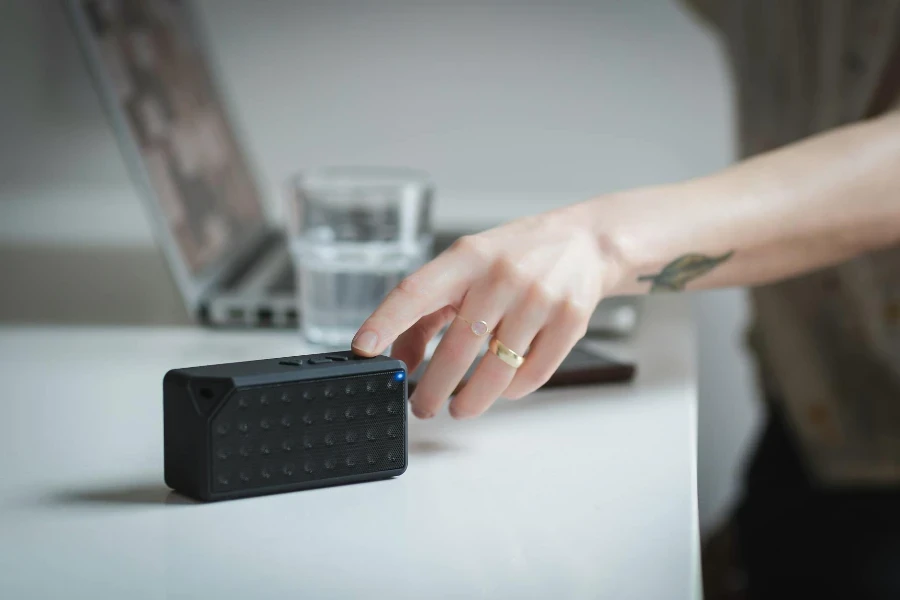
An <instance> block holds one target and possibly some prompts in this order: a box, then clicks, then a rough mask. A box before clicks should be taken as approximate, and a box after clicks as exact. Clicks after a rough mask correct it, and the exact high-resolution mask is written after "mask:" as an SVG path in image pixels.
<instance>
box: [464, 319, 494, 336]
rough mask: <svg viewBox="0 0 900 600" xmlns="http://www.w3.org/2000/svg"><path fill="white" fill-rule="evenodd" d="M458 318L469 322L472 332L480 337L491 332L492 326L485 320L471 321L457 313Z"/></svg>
mask: <svg viewBox="0 0 900 600" xmlns="http://www.w3.org/2000/svg"><path fill="white" fill-rule="evenodd" d="M456 318H457V319H460V320H462V321H465V322H466V323H468V324H469V329H471V330H472V333H474V334H475V335H477V336H478V337H483V336H486V335H487V334H489V333H490V332H491V328H490V327H488V324H487V323H485V322H484V321H470V320H468V319H467V318H465V317H464V316H462V315H456Z"/></svg>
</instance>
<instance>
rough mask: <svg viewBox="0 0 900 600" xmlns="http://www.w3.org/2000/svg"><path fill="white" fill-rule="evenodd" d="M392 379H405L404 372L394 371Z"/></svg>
mask: <svg viewBox="0 0 900 600" xmlns="http://www.w3.org/2000/svg"><path fill="white" fill-rule="evenodd" d="M394 379H396V380H397V381H403V380H404V379H406V373H405V372H403V371H397V372H396V373H394Z"/></svg>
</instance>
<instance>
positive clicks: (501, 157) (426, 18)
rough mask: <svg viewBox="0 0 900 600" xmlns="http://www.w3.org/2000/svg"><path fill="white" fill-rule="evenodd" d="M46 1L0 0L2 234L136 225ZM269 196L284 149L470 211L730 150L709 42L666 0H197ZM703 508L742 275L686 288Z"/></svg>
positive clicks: (544, 198)
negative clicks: (410, 180) (401, 178)
mask: <svg viewBox="0 0 900 600" xmlns="http://www.w3.org/2000/svg"><path fill="white" fill-rule="evenodd" d="M55 4H56V3H55V2H50V1H49V0H42V1H41V2H36V3H30V4H27V3H25V2H18V3H16V2H4V3H0V67H2V72H3V88H4V93H3V94H0V134H2V135H0V241H2V240H4V239H5V240H11V239H12V240H36V239H41V240H46V241H61V240H62V241H72V240H77V241H86V242H90V243H93V244H147V243H150V241H151V234H150V231H149V228H148V227H147V224H146V221H145V220H144V218H143V214H142V212H141V209H140V208H139V205H138V203H137V200H136V198H135V197H134V194H133V191H132V190H131V188H130V187H129V185H128V177H127V174H126V172H125V169H124V165H123V164H122V161H121V158H120V157H119V155H118V152H117V151H116V146H115V143H114V140H113V137H112V135H111V133H110V131H109V130H108V128H107V127H106V124H105V121H104V119H103V115H102V113H101V111H100V109H99V106H98V105H97V104H96V103H95V102H94V101H93V100H94V99H93V96H92V93H91V91H90V87H89V85H88V82H87V78H86V75H85V73H84V70H83V68H82V66H81V65H80V63H79V61H78V59H77V51H76V47H75V45H74V42H73V41H72V39H71V36H70V35H69V34H68V32H67V31H66V29H65V25H66V24H65V21H64V20H62V19H60V18H58V16H55V13H54V8H55ZM201 9H202V11H201V12H202V14H203V15H204V19H205V23H206V27H207V32H208V34H209V39H210V41H211V44H212V49H213V54H214V56H215V58H216V60H217V61H218V63H219V64H220V67H221V71H222V74H223V76H224V84H225V88H226V89H227V91H228V93H229V95H230V97H231V101H232V104H233V106H234V108H235V109H236V114H238V115H239V117H240V123H241V127H242V130H243V132H244V135H245V141H246V143H247V145H248V147H249V149H250V151H251V153H252V155H253V156H254V158H255V161H256V163H257V164H258V166H259V169H260V174H261V177H262V181H263V184H264V186H265V189H266V192H267V193H268V195H269V197H270V199H272V200H273V204H274V205H275V206H277V205H278V192H279V190H280V189H281V185H282V183H283V182H284V180H285V179H286V178H287V176H288V175H289V174H290V173H291V172H292V171H294V170H296V169H298V168H302V167H306V166H310V165H316V164H324V163H382V164H384V163H400V164H409V165H414V166H421V167H424V168H426V169H428V170H430V171H431V172H432V173H433V174H434V176H435V178H436V180H437V182H438V184H439V191H440V195H439V205H438V206H439V209H438V211H437V221H438V224H439V225H443V226H451V225H452V226H456V225H467V224H469V225H474V226H477V225H479V224H485V223H490V222H493V221H499V220H503V219H507V218H510V217H513V216H517V215H521V214H527V213H533V212H537V211H540V210H544V209H547V208H551V207H554V206H558V205H560V204H563V203H567V202H572V201H576V200H580V199H583V198H586V197H589V196H591V195H594V194H597V193H602V192H606V191H611V190H615V189H621V188H626V187H630V186H638V185H645V184H650V183H657V182H663V181H672V180H679V179H683V178H686V177H691V176H695V175H699V174H702V173H706V172H709V171H712V170H715V169H717V168H720V167H721V166H723V165H725V164H727V163H728V162H729V161H730V159H731V149H732V142H731V112H730V102H729V88H728V85H727V74H726V72H725V66H724V62H723V60H722V59H721V57H720V55H719V53H718V51H717V48H716V45H715V41H714V39H713V37H712V36H711V35H710V34H709V33H708V32H706V31H704V30H703V29H702V28H701V27H700V26H699V25H697V24H696V23H694V22H692V21H691V20H690V19H689V18H688V17H687V16H686V15H685V14H684V13H683V12H681V11H680V5H679V4H678V3H676V2H675V1H674V0H671V1H668V2H663V1H653V0H634V1H632V2H627V3H626V2H615V1H613V0H605V1H599V0H598V1H594V2H587V1H583V0H582V1H577V0H567V1H556V2H552V3H551V2H549V1H546V2H512V1H506V2H503V1H500V0H495V1H493V2H487V1H475V0H472V1H468V2H452V3H451V2H438V1H436V0H435V1H419V2H413V1H411V0H410V1H401V0H381V1H379V2H363V1H362V0H358V1H356V2H350V1H333V2H324V1H310V2H290V1H280V2H277V1H263V2H247V1H246V0H205V1H203V2H201ZM695 307H696V314H697V317H698V321H699V327H700V343H701V348H700V357H701V363H702V374H701V416H700V424H701V430H700V506H701V513H702V514H701V524H702V525H707V524H709V523H710V522H712V521H713V520H714V519H715V518H717V516H718V515H720V514H721V512H722V510H723V507H724V506H725V504H726V503H727V501H728V500H729V498H730V497H731V496H732V495H733V493H734V487H733V481H734V476H733V470H734V466H735V461H736V457H737V456H738V453H739V452H740V448H741V443H742V442H743V440H744V439H745V438H746V437H747V435H748V431H750V427H751V425H752V423H753V418H754V416H755V413H754V411H753V409H752V404H751V402H750V391H749V376H748V374H747V370H746V364H745V363H744V362H742V357H741V356H740V355H739V353H738V350H737V346H736V340H737V336H738V326H739V323H740V322H741V321H742V319H744V318H745V312H746V311H745V307H744V305H743V295H742V294H741V293H740V292H736V291H726V292H719V293H716V294H709V295H701V296H699V297H698V298H697V300H696V303H695Z"/></svg>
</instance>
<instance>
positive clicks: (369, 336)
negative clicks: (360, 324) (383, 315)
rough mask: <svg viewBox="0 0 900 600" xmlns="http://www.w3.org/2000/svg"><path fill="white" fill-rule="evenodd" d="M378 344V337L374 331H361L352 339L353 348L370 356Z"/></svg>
mask: <svg viewBox="0 0 900 600" xmlns="http://www.w3.org/2000/svg"><path fill="white" fill-rule="evenodd" d="M377 343H378V336H377V335H376V334H375V332H374V331H362V332H360V333H358V334H356V337H355V338H353V347H354V348H355V349H357V350H359V351H360V352H367V353H369V354H372V353H373V352H375V345H376V344H377Z"/></svg>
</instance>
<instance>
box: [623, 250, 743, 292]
mask: <svg viewBox="0 0 900 600" xmlns="http://www.w3.org/2000/svg"><path fill="white" fill-rule="evenodd" d="M732 255H734V250H732V251H731V252H727V253H725V254H722V255H721V256H705V255H703V254H685V255H684V256H682V257H680V258H677V259H675V260H673V261H672V262H670V263H669V264H667V265H666V266H665V267H663V270H662V271H660V272H659V273H657V274H656V275H641V276H640V277H638V281H651V282H652V285H651V286H650V292H651V293H652V292H680V291H681V290H683V289H684V287H685V286H686V285H687V284H688V283H690V282H691V281H693V280H694V279H697V278H698V277H702V276H703V275H706V274H707V273H709V272H710V271H712V270H713V269H715V268H716V267H717V266H719V265H720V264H722V263H723V262H725V261H726V260H728V259H729V258H731V257H732Z"/></svg>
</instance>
